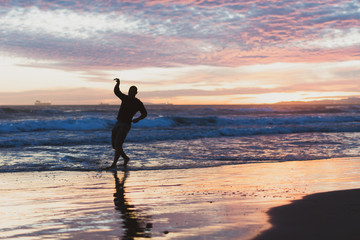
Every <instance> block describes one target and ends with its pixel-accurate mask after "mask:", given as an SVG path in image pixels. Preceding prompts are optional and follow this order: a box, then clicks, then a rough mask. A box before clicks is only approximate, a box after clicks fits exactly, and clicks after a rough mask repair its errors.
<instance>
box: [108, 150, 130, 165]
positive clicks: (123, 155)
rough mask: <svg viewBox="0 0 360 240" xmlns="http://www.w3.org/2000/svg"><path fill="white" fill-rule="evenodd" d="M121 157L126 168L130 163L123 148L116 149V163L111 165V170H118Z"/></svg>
mask: <svg viewBox="0 0 360 240" xmlns="http://www.w3.org/2000/svg"><path fill="white" fill-rule="evenodd" d="M120 156H121V157H122V158H123V159H124V166H126V165H127V163H128V162H129V160H130V158H129V157H128V156H127V155H126V154H125V152H124V150H123V148H122V146H121V147H118V148H117V149H115V154H114V161H113V163H112V164H111V168H116V164H117V162H118V161H119V158H120Z"/></svg>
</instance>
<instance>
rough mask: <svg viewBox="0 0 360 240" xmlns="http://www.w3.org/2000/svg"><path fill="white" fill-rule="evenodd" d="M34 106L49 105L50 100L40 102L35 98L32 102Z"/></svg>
mask: <svg viewBox="0 0 360 240" xmlns="http://www.w3.org/2000/svg"><path fill="white" fill-rule="evenodd" d="M34 105H35V106H49V105H51V102H41V101H40V100H36V101H35V103H34Z"/></svg>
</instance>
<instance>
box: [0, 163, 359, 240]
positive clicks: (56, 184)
mask: <svg viewBox="0 0 360 240" xmlns="http://www.w3.org/2000/svg"><path fill="white" fill-rule="evenodd" d="M359 169H360V159H359V158H352V159H350V158H345V159H344V158H343V159H327V160H317V161H291V162H281V163H279V162H277V163H254V164H243V165H236V166H220V167H210V168H195V169H169V170H141V171H127V172H122V171H119V172H115V173H113V172H101V171H98V172H96V171H93V172H64V171H60V172H56V171H53V172H46V171H44V172H21V173H1V174H0V175H1V178H0V179H1V180H0V181H1V185H0V212H1V213H2V218H1V220H0V239H15V238H16V239H48V238H54V237H55V236H56V238H57V239H69V238H73V239H76V238H77V239H99V238H103V239H119V238H123V239H125V238H126V237H128V238H131V237H139V238H141V237H153V238H156V239H210V238H217V239H249V238H251V237H253V236H255V235H256V234H258V233H259V232H260V231H261V230H264V229H266V228H268V227H269V225H268V224H267V215H266V213H265V212H266V211H267V210H268V209H269V208H270V207H274V206H277V205H281V204H284V203H288V202H289V201H291V200H294V199H298V198H300V197H302V196H303V195H305V194H310V193H314V192H323V191H332V190H340V189H351V188H357V187H358V186H359V183H360V177H359V176H360V174H359Z"/></svg>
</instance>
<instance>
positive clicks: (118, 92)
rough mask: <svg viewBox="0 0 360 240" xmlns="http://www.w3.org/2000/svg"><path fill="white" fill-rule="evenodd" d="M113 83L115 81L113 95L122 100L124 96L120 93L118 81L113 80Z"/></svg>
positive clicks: (116, 79)
mask: <svg viewBox="0 0 360 240" xmlns="http://www.w3.org/2000/svg"><path fill="white" fill-rule="evenodd" d="M114 81H116V85H115V87H114V93H115V95H116V96H117V97H118V98H120V99H122V98H123V96H124V95H125V94H123V93H122V92H121V91H120V79H118V78H115V79H114Z"/></svg>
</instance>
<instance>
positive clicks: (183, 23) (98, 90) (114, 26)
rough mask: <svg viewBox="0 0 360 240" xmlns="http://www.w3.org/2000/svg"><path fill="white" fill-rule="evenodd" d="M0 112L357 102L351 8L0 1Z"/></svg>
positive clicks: (356, 14) (357, 7) (307, 3)
mask: <svg viewBox="0 0 360 240" xmlns="http://www.w3.org/2000/svg"><path fill="white" fill-rule="evenodd" d="M0 5H1V8H0V61H1V65H0V66H1V68H0V105H9V104H33V103H34V101H35V100H37V99H39V100H42V101H51V102H52V103H53V104H98V103H100V102H104V103H118V100H117V99H116V97H115V96H114V94H113V92H112V89H113V85H114V82H113V81H112V79H113V78H115V77H119V78H120V79H122V85H121V90H123V91H124V92H127V90H128V88H129V86H131V85H136V86H137V87H138V89H139V95H138V97H139V98H140V99H141V100H142V101H143V102H146V103H165V102H170V103H174V104H244V103H245V104H247V103H274V102H279V101H298V100H303V101H310V100H321V99H341V98H348V97H360V84H359V83H360V79H359V78H360V77H359V76H360V27H359V26H360V2H359V1H358V0H323V1H322V0H301V1H295V0H283V1H280V0H268V1H263V0H262V1H260V0H242V1H237V0H228V1H226V0H217V1H214V0H207V1H206V0H183V1H180V0H179V1H177V0H174V1H165V0H153V1H141V0H132V1H130V0H128V1H112V0H104V1H92V0H84V1H65V0H64V1H51V0H47V1H42V0H33V1H20V0H19V1H7V0H0Z"/></svg>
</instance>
